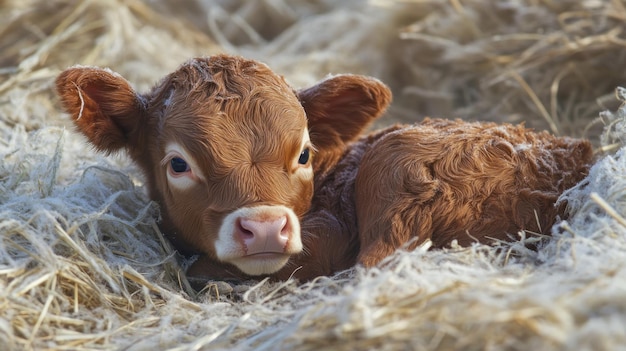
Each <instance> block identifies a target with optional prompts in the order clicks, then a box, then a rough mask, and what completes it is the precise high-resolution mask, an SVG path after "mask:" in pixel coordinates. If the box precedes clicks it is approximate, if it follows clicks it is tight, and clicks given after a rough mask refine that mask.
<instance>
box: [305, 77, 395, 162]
mask: <svg viewBox="0 0 626 351" xmlns="http://www.w3.org/2000/svg"><path fill="white" fill-rule="evenodd" d="M298 98H299V99H300V102H301V104H302V106H303V107H304V110H305V112H306V115H307V119H308V124H309V133H310V136H311V142H312V143H313V145H314V146H315V147H316V148H317V150H318V152H317V154H316V156H315V158H314V161H313V168H314V169H315V170H316V171H319V170H320V169H324V168H328V167H330V166H331V165H332V164H334V163H335V162H336V161H337V160H338V158H339V157H340V156H341V154H342V153H343V150H344V149H345V146H346V144H347V143H348V142H350V141H353V140H355V139H357V138H358V137H359V135H360V134H361V133H362V132H363V130H364V129H365V128H367V126H369V124H370V123H371V122H372V121H373V120H375V119H376V118H378V117H379V116H380V115H382V114H383V112H384V111H385V110H386V108H387V106H388V105H389V103H390V102H391V91H390V90H389V88H388V87H387V86H386V85H385V84H383V83H382V82H380V81H379V80H377V79H374V78H370V77H365V76H358V75H349V74H346V75H337V76H333V77H330V78H327V79H325V80H323V81H321V82H319V83H317V84H315V85H314V86H312V87H310V88H307V89H303V90H300V91H299V92H298Z"/></svg>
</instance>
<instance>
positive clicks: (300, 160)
mask: <svg viewBox="0 0 626 351" xmlns="http://www.w3.org/2000/svg"><path fill="white" fill-rule="evenodd" d="M309 153H310V152H309V148H308V147H307V148H306V149H304V150H302V153H301V154H300V158H298V163H299V164H301V165H305V164H307V163H308V162H309Z"/></svg>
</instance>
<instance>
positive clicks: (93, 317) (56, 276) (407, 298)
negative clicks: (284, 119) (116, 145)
mask: <svg viewBox="0 0 626 351" xmlns="http://www.w3.org/2000/svg"><path fill="white" fill-rule="evenodd" d="M0 7H1V8H0V155H1V157H2V163H0V349H1V350H22V349H36V350H87V349H92V350H112V349H124V350H147V349H150V350H154V349H159V350H165V349H170V350H202V349H211V350H213V349H217V350H219V349H225V350H226V349H228V350H231V349H243V350H245V349H260V350H273V349H285V350H290V349H301V350H308V349H311V350H320V349H333V350H339V349H345V350H355V349H363V350H365V349H385V350H399V349H402V350H405V349H415V350H431V349H442V350H448V349H493V350H501V349H508V350H529V349H576V350H591V349H593V350H602V349H605V350H613V349H618V348H620V347H624V345H626V332H624V325H626V299H625V298H624V296H626V219H625V218H624V217H626V179H625V175H626V149H622V148H621V145H622V144H623V143H624V138H626V107H623V108H621V109H618V106H619V103H620V101H619V100H624V95H626V94H625V93H624V92H623V90H618V98H615V94H614V91H615V89H616V88H617V87H618V86H620V85H624V84H625V78H626V77H625V75H626V70H625V69H624V67H623V62H624V58H625V56H626V39H625V37H624V35H625V34H624V29H626V26H625V25H624V21H625V20H626V4H625V3H624V2H623V1H619V0H612V1H609V0H605V1H592V0H589V1H567V0H563V1H531V0H527V1H524V0H503V1H497V2H494V1H486V0H484V1H479V0H473V1H472V0H468V1H461V0H450V1H435V0H432V1H429V0H422V1H418V0H413V1H408V0H407V1H400V0H397V1H391V0H389V1H374V2H364V1H345V2H344V1H341V2H338V1H331V0H327V1H325V0H318V1H305V0H302V1H300V0H296V1H289V2H287V1H281V0H262V1H254V2H252V1H251V2H247V1H237V0H234V1H226V0H215V1H199V0H198V1H184V2H179V1H170V0H145V1H138V0H127V1H121V0H120V1H113V0H111V1H107V0H94V1H84V2H79V1H70V0H66V1H63V0H53V1H43V0H31V1H18V0H8V1H3V2H1V3H0ZM220 51H226V52H231V53H238V54H241V55H245V56H248V57H253V58H257V59H261V60H263V61H265V62H267V63H268V64H270V66H272V67H273V68H274V69H275V70H276V71H277V72H280V73H282V74H284V75H285V76H286V78H287V79H288V80H289V81H290V82H292V84H293V85H295V86H299V87H303V86H306V85H307V84H311V83H312V82H314V81H315V80H317V79H320V78H322V77H324V76H325V75H326V74H328V73H341V72H352V73H359V74H368V75H373V76H376V77H379V78H381V79H383V80H384V81H385V82H387V83H388V84H389V85H390V86H391V87H392V88H393V90H394V95H395V102H394V105H393V106H392V108H391V110H390V111H389V114H388V116H387V117H385V118H384V119H383V120H382V121H381V122H380V123H379V125H383V124H389V123H392V122H394V121H417V120H419V119H421V118H422V117H424V116H425V115H431V116H445V117H462V118H465V119H471V120H480V119H482V120H499V121H509V122H522V121H523V122H525V123H526V124H527V125H530V126H532V127H535V128H538V129H549V130H552V131H553V132H555V133H557V134H561V135H571V136H585V137H588V138H590V139H591V140H592V141H593V142H594V144H595V145H597V146H598V153H599V157H600V160H599V161H598V162H597V164H596V165H595V166H594V167H593V168H592V170H591V173H590V175H589V176H588V178H587V179H586V180H585V181H583V182H582V183H581V184H579V185H578V186H576V187H575V188H573V189H571V190H570V191H568V192H567V193H566V194H564V196H563V199H566V200H567V201H568V203H569V210H570V212H571V214H572V215H571V217H570V218H569V219H568V221H567V222H561V223H559V224H557V225H556V226H555V228H554V229H553V232H554V236H553V237H552V238H549V239H547V240H546V242H545V244H543V245H542V247H541V248H540V250H538V251H530V250H527V249H525V247H524V245H523V241H524V240H535V239H533V238H532V236H530V235H528V236H526V235H524V234H523V233H522V234H521V239H520V241H519V242H514V243H510V244H505V243H503V244H502V245H501V246H499V247H495V248H494V247H485V246H474V247H470V248H452V249H450V250H446V251H428V250H427V247H422V248H420V249H418V250H416V251H413V252H398V253H397V254H395V255H393V256H392V257H390V258H389V259H388V260H387V261H385V262H384V264H383V265H381V266H380V267H378V268H375V269H371V270H368V271H365V270H362V269H360V268H354V269H352V270H349V271H346V272H341V273H339V274H338V275H336V276H334V277H330V278H320V279H318V280H316V281H314V282H311V283H308V284H297V283H295V282H293V281H289V282H285V283H268V282H249V283H245V284H241V285H234V286H233V285H229V284H226V283H223V282H215V283H212V284H209V285H207V287H206V288H205V289H204V290H203V291H200V292H196V291H194V290H193V289H191V288H190V287H189V282H188V281H187V280H186V279H185V277H184V275H183V274H182V273H181V266H184V264H185V262H183V261H182V260H181V259H180V257H178V256H176V254H175V253H173V252H172V251H171V249H170V248H169V246H168V244H167V243H166V242H165V241H163V238H162V236H161V235H160V233H159V231H158V227H157V226H156V223H157V221H158V218H159V210H158V208H157V206H156V205H155V204H153V203H151V202H150V201H149V199H148V198H147V197H146V195H145V192H144V189H143V187H142V176H141V174H140V173H139V172H138V170H137V169H136V168H134V167H133V166H132V165H131V164H130V163H129V162H128V160H127V159H126V158H125V157H124V155H115V156H112V157H104V156H101V155H98V154H97V153H95V151H93V150H91V149H90V148H89V147H87V146H86V144H85V141H84V140H83V139H82V138H81V137H80V136H78V135H77V134H75V133H73V132H72V131H71V127H70V126H69V123H68V119H67V117H66V116H65V115H63V114H62V113H61V112H60V108H59V105H58V101H57V99H56V97H55V96H54V92H53V84H52V82H53V79H54V77H55V76H56V75H57V74H58V73H59V71H60V70H61V69H63V68H65V67H67V66H70V65H73V64H77V63H80V64H84V65H100V66H107V67H110V68H111V69H113V70H115V71H117V72H119V73H121V74H122V75H124V76H125V77H126V78H128V79H129V80H130V81H131V82H132V83H133V85H134V86H135V87H136V88H137V89H139V90H144V89H147V88H148V87H149V86H150V85H151V84H153V83H154V81H155V80H157V79H158V78H160V77H161V76H162V75H164V74H166V73H168V72H169V71H172V70H173V69H175V68H176V66H177V65H178V64H179V63H181V62H183V61H184V60H186V59H187V58H189V57H191V56H195V55H208V54H212V53H216V52H220ZM602 111H606V112H602ZM609 111H613V112H609ZM603 128H604V129H605V131H604V132H603V133H602V129H603Z"/></svg>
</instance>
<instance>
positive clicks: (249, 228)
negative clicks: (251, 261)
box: [237, 218, 254, 240]
mask: <svg viewBox="0 0 626 351" xmlns="http://www.w3.org/2000/svg"><path fill="white" fill-rule="evenodd" d="M237 226H238V227H239V234H240V235H241V237H242V239H244V240H245V239H252V238H254V231H253V230H254V225H253V223H251V222H250V221H245V220H242V219H241V218H240V219H239V220H238V221H237Z"/></svg>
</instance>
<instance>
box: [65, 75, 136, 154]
mask: <svg viewBox="0 0 626 351" xmlns="http://www.w3.org/2000/svg"><path fill="white" fill-rule="evenodd" d="M56 87H57V93H58V94H59V97H60V98H61V103H62V104H63V107H64V108H65V110H66V111H67V112H68V113H69V114H70V115H71V117H72V120H73V121H74V124H75V125H76V126H77V127H78V129H79V130H80V132H82V133H83V134H84V135H85V136H86V137H87V138H88V139H89V141H90V142H91V143H92V144H93V145H94V146H95V147H96V148H97V149H98V150H100V151H105V152H113V151H117V150H119V149H121V148H128V147H131V146H132V145H133V144H134V142H135V141H137V135H136V134H137V132H138V129H139V128H138V127H139V126H140V124H141V120H142V118H143V116H144V115H145V107H144V105H143V103H142V100H141V97H140V96H139V95H138V94H137V93H135V91H134V90H133V89H132V88H131V86H130V84H129V83H128V81H126V79H124V78H122V77H121V76H120V75H118V74H117V73H114V72H112V71H109V70H106V69H102V68H96V67H73V68H69V69H67V70H65V71H63V72H62V73H61V74H60V75H59V76H58V77H57V79H56Z"/></svg>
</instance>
